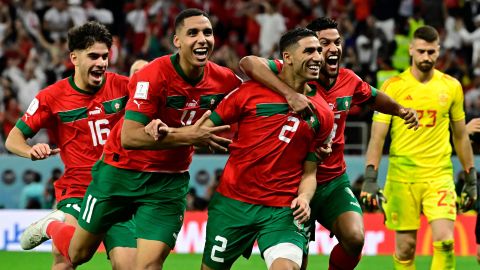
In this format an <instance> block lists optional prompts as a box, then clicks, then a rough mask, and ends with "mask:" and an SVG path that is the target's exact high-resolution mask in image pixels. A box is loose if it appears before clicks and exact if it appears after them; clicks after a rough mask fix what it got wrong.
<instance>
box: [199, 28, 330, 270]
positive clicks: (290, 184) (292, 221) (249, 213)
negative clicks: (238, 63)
mask: <svg viewBox="0 0 480 270" xmlns="http://www.w3.org/2000/svg"><path fill="white" fill-rule="evenodd" d="M280 52H281V53H282V56H283V59H284V61H285V67H284V69H283V70H282V72H280V74H279V77H280V79H281V80H282V81H284V82H285V83H286V84H287V85H289V86H290V87H292V88H293V89H295V90H296V91H297V92H301V93H304V92H307V95H312V96H313V95H315V91H314V90H313V89H310V88H309V87H308V86H307V85H306V82H308V81H310V80H314V79H316V78H318V74H319V70H320V63H321V61H322V57H321V54H320V53H319V52H321V47H320V44H319V42H318V39H317V37H316V34H315V32H313V31H310V30H308V29H304V28H299V29H295V30H292V31H289V32H287V33H286V34H284V35H283V36H282V38H281V39H280ZM313 104H314V107H315V108H316V109H315V110H314V114H313V115H312V116H311V117H307V118H306V119H302V117H301V116H300V115H299V114H297V113H294V112H289V108H288V104H287V102H286V100H285V98H284V97H282V96H281V95H279V94H277V93H275V92H273V91H271V90H269V89H267V88H266V87H265V86H264V85H262V84H260V83H258V82H255V81H249V82H247V83H245V84H243V85H242V86H241V87H240V88H239V89H238V90H237V91H235V92H233V93H232V94H230V95H229V96H227V97H226V98H225V100H224V101H222V103H220V105H219V107H218V108H217V109H216V110H215V112H214V113H212V115H211V116H210V120H211V121H207V124H210V125H221V124H223V123H234V122H238V125H239V130H238V134H237V136H236V138H235V140H234V142H233V143H232V144H231V145H230V158H229V159H228V161H227V164H226V165H225V170H224V173H223V175H222V179H221V181H220V185H219V186H218V188H217V191H218V193H216V194H215V195H214V196H213V199H212V201H211V203H210V205H209V208H208V223H207V236H206V244H205V250H204V253H203V265H202V269H229V268H230V267H231V265H232V264H233V262H234V261H235V260H236V259H237V258H238V257H239V256H240V255H242V254H245V253H248V252H250V251H251V249H252V246H253V243H254V241H255V240H258V245H259V248H260V251H261V252H262V256H263V258H264V259H265V262H266V264H267V268H268V269H300V266H301V264H302V256H303V254H304V253H306V247H307V246H308V237H307V233H308V226H306V225H304V224H303V223H305V222H307V221H308V219H309V215H310V207H309V202H310V199H311V198H312V196H313V193H314V191H315V186H316V180H315V174H316V167H317V164H316V158H315V155H314V153H315V149H316V146H317V145H323V144H325V143H327V144H328V143H329V135H330V133H331V130H332V127H333V114H332V112H331V111H330V108H329V107H328V105H327V104H326V102H325V101H323V100H322V99H321V98H320V99H317V100H314V101H313ZM309 152H310V155H309ZM303 170H304V173H303V176H302V171H303Z"/></svg>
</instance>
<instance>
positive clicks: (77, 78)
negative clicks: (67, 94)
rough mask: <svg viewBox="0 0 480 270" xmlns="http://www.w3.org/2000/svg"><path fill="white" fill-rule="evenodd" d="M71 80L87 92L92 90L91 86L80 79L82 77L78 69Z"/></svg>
mask: <svg viewBox="0 0 480 270" xmlns="http://www.w3.org/2000/svg"><path fill="white" fill-rule="evenodd" d="M73 82H75V85H76V86H77V87H78V88H80V89H82V90H83V91H87V92H92V93H93V92H94V91H93V89H91V87H89V86H88V84H87V83H85V82H84V81H83V79H82V77H81V76H80V72H79V71H77V70H76V71H75V74H74V75H73Z"/></svg>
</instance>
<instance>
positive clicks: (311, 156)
mask: <svg viewBox="0 0 480 270" xmlns="http://www.w3.org/2000/svg"><path fill="white" fill-rule="evenodd" d="M305 161H312V162H319V161H320V159H319V158H318V157H317V155H316V154H315V153H313V152H309V153H308V154H307V158H305Z"/></svg>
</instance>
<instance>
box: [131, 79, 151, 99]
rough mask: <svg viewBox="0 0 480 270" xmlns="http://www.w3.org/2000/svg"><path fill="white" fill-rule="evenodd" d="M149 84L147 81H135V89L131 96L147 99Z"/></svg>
mask: <svg viewBox="0 0 480 270" xmlns="http://www.w3.org/2000/svg"><path fill="white" fill-rule="evenodd" d="M149 85H150V83H149V82H137V88H136V89H135V95H134V96H133V98H135V99H144V100H145V99H147V97H148V87H149Z"/></svg>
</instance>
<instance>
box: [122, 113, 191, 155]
mask: <svg viewBox="0 0 480 270" xmlns="http://www.w3.org/2000/svg"><path fill="white" fill-rule="evenodd" d="M121 141H122V147H124V148H125V149H131V150H132V149H143V150H158V149H168V148H175V147H180V146H188V145H191V144H192V142H191V136H190V134H189V133H188V132H185V128H170V132H169V133H168V134H167V135H166V136H165V137H163V138H162V139H160V140H158V141H156V140H155V139H154V138H152V137H151V136H150V135H148V134H147V133H146V132H145V126H144V125H142V124H140V123H138V122H135V121H131V120H125V122H124V123H123V127H122V134H121Z"/></svg>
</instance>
